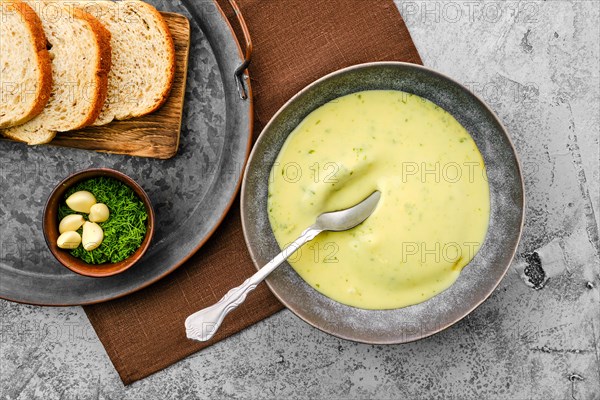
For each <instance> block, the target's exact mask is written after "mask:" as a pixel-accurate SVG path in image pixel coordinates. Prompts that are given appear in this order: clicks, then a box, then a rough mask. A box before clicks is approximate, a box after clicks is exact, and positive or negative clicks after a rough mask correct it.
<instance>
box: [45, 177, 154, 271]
mask: <svg viewBox="0 0 600 400" xmlns="http://www.w3.org/2000/svg"><path fill="white" fill-rule="evenodd" d="M100 176H105V177H110V178H114V179H117V180H119V181H121V182H123V183H125V184H126V185H127V186H129V187H130V188H131V189H132V190H133V191H134V192H135V194H136V195H137V196H138V197H139V198H140V199H141V200H142V202H143V203H144V206H145V207H146V213H147V214H148V220H147V225H146V237H145V238H144V240H143V241H142V244H141V245H140V247H139V248H138V249H137V250H136V251H135V253H133V254H132V255H131V256H129V258H127V259H125V260H123V261H120V262H117V263H112V264H98V265H94V264H88V263H86V262H84V261H83V260H80V259H79V258H77V257H74V256H72V255H71V253H70V251H68V250H64V249H61V248H59V247H58V246H57V244H56V239H58V236H59V235H60V233H59V232H58V223H59V220H58V207H59V205H60V204H61V203H62V202H63V201H65V193H66V192H67V190H69V188H70V187H72V186H73V185H75V184H77V183H78V182H81V181H84V180H87V179H90V178H97V177H100ZM43 230H44V238H45V239H46V244H47V245H48V248H49V249H50V252H51V253H52V255H54V257H55V258H56V259H57V260H58V261H59V262H60V263H61V264H62V265H64V266H65V267H67V268H68V269H70V270H71V271H73V272H76V273H78V274H80V275H84V276H89V277H94V278H102V277H107V276H112V275H116V274H119V273H121V272H123V271H126V270H128V269H129V268H131V267H133V266H134V265H135V263H137V262H138V260H140V259H141V258H142V256H143V255H144V253H145V252H146V250H148V247H150V242H151V241H152V236H153V234H154V210H153V209H152V204H151V203H150V199H149V198H148V195H147V194H146V192H145V191H144V189H142V187H141V186H140V185H138V184H137V183H136V182H135V181H134V180H133V179H131V178H130V177H128V176H127V175H125V174H123V173H121V172H119V171H116V170H114V169H110V168H91V169H86V170H83V171H80V172H77V173H74V174H72V175H70V176H68V177H67V178H66V179H64V180H63V181H62V182H60V183H59V184H58V185H57V186H56V187H55V188H54V190H53V191H52V193H51V194H50V196H49V197H48V201H47V202H46V206H45V208H44V217H43Z"/></svg>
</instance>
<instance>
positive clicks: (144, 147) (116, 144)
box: [49, 12, 190, 159]
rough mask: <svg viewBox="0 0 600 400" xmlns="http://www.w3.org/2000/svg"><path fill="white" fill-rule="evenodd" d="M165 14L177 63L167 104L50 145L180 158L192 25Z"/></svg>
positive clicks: (60, 137)
mask: <svg viewBox="0 0 600 400" xmlns="http://www.w3.org/2000/svg"><path fill="white" fill-rule="evenodd" d="M161 14H162V16H163V17H164V18H165V21H166V23H167V25H168V26H169V30H170V31H171V35H172V36H173V42H174V45H175V59H176V68H175V78H174V81H173V86H172V87H171V93H170V95H169V98H168V99H167V101H166V102H165V104H164V105H163V106H162V107H161V108H160V109H159V110H157V111H155V112H154V113H152V114H149V115H146V116H144V117H139V118H133V119H130V120H126V121H114V122H111V123H110V124H108V125H104V126H94V127H89V128H85V129H81V130H78V131H71V132H63V133H58V134H57V135H56V137H55V138H54V140H52V142H50V143H49V144H51V145H55V146H63V147H74V148H78V149H86V150H94V151H100V152H106V153H114V154H127V155H130V156H138V157H152V158H160V159H167V158H171V157H173V156H175V155H176V154H177V148H178V146H179V133H180V130H181V118H182V111H183V102H184V96H185V82H186V77H187V65H188V53H189V48H190V23H189V21H188V19H187V18H186V17H185V16H183V15H180V14H175V13H167V12H161Z"/></svg>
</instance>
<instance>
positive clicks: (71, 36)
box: [2, 0, 111, 144]
mask: <svg viewBox="0 0 600 400" xmlns="http://www.w3.org/2000/svg"><path fill="white" fill-rule="evenodd" d="M26 3H27V4H28V5H29V6H30V7H31V8H33V9H34V10H35V12H36V13H37V14H38V16H39V17H40V20H41V21H42V26H43V28H44V32H45V33H46V37H47V39H48V43H49V45H50V49H49V52H50V58H51V59H52V79H53V86H52V92H51V95H50V100H49V101H48V104H47V105H46V107H45V108H44V109H43V111H42V112H41V113H40V114H39V115H38V116H37V117H35V118H33V119H31V120H30V121H28V122H26V123H25V124H23V125H19V126H16V127H13V128H9V129H6V130H4V131H3V132H2V133H3V134H4V135H5V136H7V137H9V138H12V139H15V140H20V141H23V142H27V143H29V144H41V143H47V142H49V141H51V140H52V139H53V138H54V136H55V134H56V132H64V131H69V130H73V129H80V128H83V127H85V126H88V125H90V124H92V123H93V122H94V121H95V120H96V118H98V115H99V114H100V110H101V109H102V106H103V104H104V101H105V100H106V95H107V91H108V72H109V70H110V65H111V49H110V32H109V31H108V30H107V29H106V28H104V26H103V25H102V24H101V23H100V22H99V21H98V20H97V19H96V18H94V17H93V16H92V15H90V14H88V13H86V12H84V11H83V10H81V9H80V8H78V7H74V6H73V5H69V4H68V3H67V2H55V1H39V0H26Z"/></svg>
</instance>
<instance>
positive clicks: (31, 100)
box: [0, 0, 52, 129]
mask: <svg viewBox="0 0 600 400" xmlns="http://www.w3.org/2000/svg"><path fill="white" fill-rule="evenodd" d="M0 16H1V18H2V21H1V22H0V129H2V128H8V127H11V126H15V125H20V124H22V123H25V122H27V121H28V120H30V119H31V118H33V117H35V116H36V115H38V114H39V113H40V112H42V110H43V109H44V106H45V105H46V103H48V99H49V98H50V90H51V89H52V67H51V63H50V55H49V53H48V50H46V35H45V34H44V29H43V28H42V22H41V21H40V19H39V18H38V16H37V14H36V13H35V12H34V11H33V10H32V9H31V7H29V6H28V5H27V4H25V3H23V2H21V1H5V0H2V1H0Z"/></svg>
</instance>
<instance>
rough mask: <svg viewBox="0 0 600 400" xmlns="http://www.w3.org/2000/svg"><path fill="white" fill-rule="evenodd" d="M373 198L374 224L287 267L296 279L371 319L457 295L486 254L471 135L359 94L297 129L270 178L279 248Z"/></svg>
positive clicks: (398, 99)
mask: <svg viewBox="0 0 600 400" xmlns="http://www.w3.org/2000/svg"><path fill="white" fill-rule="evenodd" d="M374 190H379V191H381V200H380V201H379V204H378V205H377V208H376V209H375V211H374V212H373V214H372V215H371V216H370V217H369V218H368V219H367V220H366V221H365V222H363V223H362V224H361V225H359V226H358V227H356V228H354V229H351V230H349V231H345V232H324V233H322V234H320V235H319V236H317V237H316V238H315V239H314V240H313V241H312V242H309V243H308V244H306V245H304V246H303V247H302V248H301V249H300V250H299V251H298V252H297V253H296V254H295V255H293V256H292V257H291V258H290V259H289V262H290V264H291V265H292V267H293V268H294V269H295V270H296V272H297V273H298V274H299V275H300V276H301V277H302V278H303V279H304V280H305V281H306V282H308V283H309V284H310V285H311V286H312V287H313V288H315V289H316V290H317V291H319V292H321V293H323V294H324V295H325V296H328V297H330V298H332V299H333V300H336V301H338V302H341V303H344V304H347V305H351V306H354V307H358V308H366V309H391V308H399V307H405V306H409V305H412V304H417V303H420V302H423V301H425V300H427V299H429V298H431V297H433V296H435V295H436V294H438V293H440V292H442V291H443V290H445V289H447V288H448V287H449V286H451V285H452V284H453V283H454V282H455V281H456V279H457V278H458V276H459V274H460V272H461V270H462V268H463V267H464V266H465V265H467V264H468V263H469V261H471V259H472V258H473V257H474V255H475V253H476V252H477V250H478V249H479V247H480V246H481V245H482V244H483V241H484V238H485V235H486V231H487V227H488V221H489V211H490V197H489V186H488V183H487V177H486V173H485V166H484V163H483V158H482V156H481V154H480V152H479V150H478V149H477V146H476V145H475V142H474V141H473V139H472V138H471V136H470V135H469V133H468V132H467V131H466V130H465V129H464V128H463V127H462V126H461V125H460V123H459V122H458V121H456V120H455V119H454V118H453V117H452V116H451V115H450V114H449V113H447V112H446V111H445V110H443V109H442V108H440V107H438V106H437V105H435V104H434V103H432V102H430V101H428V100H425V99H423V98H421V97H419V96H416V95H412V94H408V93H404V92H399V91H365V92H359V93H353V94H350V95H347V96H344V97H340V98H338V99H336V100H333V101H331V102H329V103H327V104H325V105H323V106H321V107H320V108H318V109H316V110H315V111H313V112H312V113H311V114H309V115H308V116H307V117H306V118H305V119H304V120H303V121H302V122H301V123H300V125H298V127H297V128H296V129H295V130H294V131H293V132H292V133H291V134H290V136H289V137H288V139H287V141H286V142H285V144H284V146H283V148H282V149H281V152H280V153H279V156H278V157H277V160H276V162H275V163H274V165H273V168H272V170H271V176H270V182H269V199H268V211H269V219H270V222H271V227H272V229H273V233H274V235H275V238H276V239H277V241H278V243H279V245H280V246H281V247H283V246H285V245H287V244H289V243H290V242H292V241H293V240H295V239H296V238H297V237H298V236H299V235H300V233H301V232H302V231H303V230H304V229H305V228H307V227H308V226H310V225H311V224H313V223H314V221H315V219H316V217H317V216H318V215H319V214H320V213H322V212H326V211H335V210H340V209H344V208H347V207H350V206H352V205H354V204H356V203H358V202H359V201H361V200H363V199H364V198H365V197H367V196H368V195H369V194H371V193H372V192H373V191H374Z"/></svg>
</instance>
